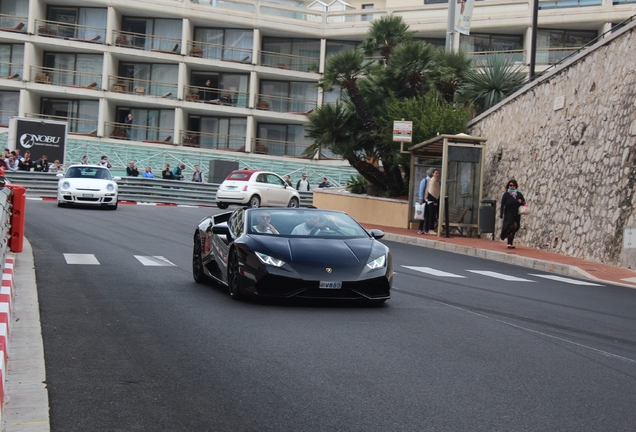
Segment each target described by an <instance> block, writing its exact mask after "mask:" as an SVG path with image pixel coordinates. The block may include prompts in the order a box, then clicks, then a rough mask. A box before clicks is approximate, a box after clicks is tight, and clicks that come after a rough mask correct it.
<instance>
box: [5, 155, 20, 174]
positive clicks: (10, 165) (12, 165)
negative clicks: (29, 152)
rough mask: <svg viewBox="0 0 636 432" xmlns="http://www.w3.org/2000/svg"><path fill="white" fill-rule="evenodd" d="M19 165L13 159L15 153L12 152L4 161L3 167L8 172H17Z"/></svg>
mask: <svg viewBox="0 0 636 432" xmlns="http://www.w3.org/2000/svg"><path fill="white" fill-rule="evenodd" d="M19 163H20V161H18V160H17V159H16V158H15V153H14V152H11V154H9V157H7V158H6V159H5V160H4V164H5V167H6V169H7V170H9V171H17V170H18V168H19V165H18V164H19Z"/></svg>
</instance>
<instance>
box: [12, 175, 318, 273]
mask: <svg viewBox="0 0 636 432" xmlns="http://www.w3.org/2000/svg"><path fill="white" fill-rule="evenodd" d="M5 177H6V178H8V179H9V180H10V181H11V183H13V184H18V185H20V186H24V187H25V188H26V196H27V197H40V198H55V197H57V183H58V180H59V178H58V177H57V174H55V173H43V172H34V171H13V172H9V171H7V172H6V173H5ZM117 185H118V187H119V201H134V202H147V203H164V204H179V205H196V206H216V191H217V189H218V188H219V184H218V183H194V182H189V181H179V180H163V179H148V178H143V177H122V178H121V180H118V181H117ZM313 197H314V194H313V192H300V205H301V206H303V207H306V206H310V205H312V203H313ZM0 198H1V197H0ZM3 262H4V261H3Z"/></svg>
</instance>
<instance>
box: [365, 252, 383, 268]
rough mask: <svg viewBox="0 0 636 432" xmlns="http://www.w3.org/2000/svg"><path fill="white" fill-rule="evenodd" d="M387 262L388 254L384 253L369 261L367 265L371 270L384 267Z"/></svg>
mask: <svg viewBox="0 0 636 432" xmlns="http://www.w3.org/2000/svg"><path fill="white" fill-rule="evenodd" d="M385 264H386V255H382V256H381V257H380V258H376V259H374V260H373V261H371V262H368V263H367V267H369V268H370V269H371V270H374V269H378V268H382V267H384V265H385Z"/></svg>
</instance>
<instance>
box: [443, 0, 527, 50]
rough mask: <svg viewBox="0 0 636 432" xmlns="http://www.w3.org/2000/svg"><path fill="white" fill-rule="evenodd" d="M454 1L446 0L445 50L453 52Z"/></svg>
mask: <svg viewBox="0 0 636 432" xmlns="http://www.w3.org/2000/svg"><path fill="white" fill-rule="evenodd" d="M455 1H456V0H448V23H447V25H446V52H453V44H454V42H455ZM535 1H537V0H535Z"/></svg>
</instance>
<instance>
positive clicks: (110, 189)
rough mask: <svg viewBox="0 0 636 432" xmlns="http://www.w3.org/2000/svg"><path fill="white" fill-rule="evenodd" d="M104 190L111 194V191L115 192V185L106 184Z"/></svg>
mask: <svg viewBox="0 0 636 432" xmlns="http://www.w3.org/2000/svg"><path fill="white" fill-rule="evenodd" d="M106 190H107V191H108V192H112V191H114V190H115V185H114V184H112V183H108V185H107V186H106Z"/></svg>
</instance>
